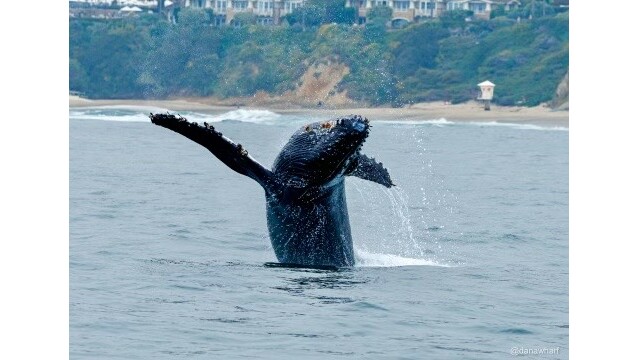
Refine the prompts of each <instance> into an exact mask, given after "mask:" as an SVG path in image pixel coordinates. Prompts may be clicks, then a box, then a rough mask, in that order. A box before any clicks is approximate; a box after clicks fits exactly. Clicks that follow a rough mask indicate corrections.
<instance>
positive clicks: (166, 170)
mask: <svg viewBox="0 0 637 360" xmlns="http://www.w3.org/2000/svg"><path fill="white" fill-rule="evenodd" d="M151 111H152V112H158V111H161V109H152V108H134V107H128V108H126V107H107V108H98V109H71V110H70V133H69V135H70V159H69V161H70V224H69V226H70V264H69V267H70V305H69V306H70V319H69V322H70V324H69V327H70V357H71V358H72V359H100V358H104V359H151V358H152V359H160V358H161V359H164V358H165V359H174V358H187V359H191V358H202V359H236V358H257V359H282V358H283V359H285V358H290V359H298V358H303V359H306V358H307V359H328V358H342V357H344V356H347V357H349V358H352V359H425V358H429V359H507V358H512V357H513V356H514V355H516V354H517V353H519V354H521V355H525V357H526V358H550V359H566V358H568V340H569V337H568V334H569V321H568V195H569V193H568V136H569V133H568V130H567V129H563V128H553V129H549V128H541V127H537V126H533V125H512V124H498V123H486V124H485V123H453V122H449V121H446V120H444V119H429V120H427V121H422V122H413V121H401V120H400V119H396V120H395V121H385V122H382V121H374V119H373V118H371V120H372V125H373V128H372V130H371V134H370V136H369V138H368V140H367V142H366V143H365V146H364V147H363V152H364V153H366V154H367V155H370V156H374V157H376V158H377V159H378V160H380V161H382V162H383V164H384V165H385V166H386V167H387V168H388V170H389V172H390V174H391V176H392V179H393V180H394V182H395V183H396V184H397V185H398V186H397V187H396V188H392V189H391V190H387V189H385V188H383V187H381V186H379V185H377V184H374V183H370V182H366V181H364V180H360V179H357V178H348V179H347V180H346V192H347V198H348V208H349V214H350V222H351V227H352V233H353V238H354V244H355V248H356V256H357V261H358V264H357V266H355V267H353V268H349V269H342V270H339V271H327V270H315V269H301V268H284V267H274V266H267V265H266V263H269V262H275V261H276V258H275V256H274V253H273V251H272V248H271V246H270V243H269V239H268V232H267V227H266V220H265V202H264V195H263V191H262V190H261V188H260V187H259V186H258V185H257V184H256V183H255V182H253V181H252V180H250V179H248V178H247V177H243V176H240V175H238V174H236V173H234V172H233V171H231V170H230V169H228V168H226V167H225V166H224V165H223V164H222V163H221V162H220V161H218V160H217V159H216V158H214V157H213V156H212V155H211V154H210V153H209V152H208V151H207V150H205V149H204V148H202V147H200V146H198V145H197V144H195V143H193V142H191V141H190V140H188V139H186V138H184V137H182V136H181V135H178V134H176V133H173V132H171V131H169V130H166V129H163V128H160V127H158V126H155V125H152V124H151V123H150V121H149V120H148V117H147V114H148V113H149V112H151ZM182 115H184V116H186V117H187V118H189V119H190V120H193V121H199V122H202V121H208V122H215V127H216V128H217V129H218V130H220V131H222V132H223V134H224V135H226V136H228V137H229V138H231V139H233V140H235V141H236V142H240V143H241V144H242V145H243V146H244V147H245V148H246V149H248V151H250V154H251V155H252V156H254V157H255V158H257V159H258V160H259V161H260V162H262V163H263V164H265V165H268V166H269V165H270V164H271V163H272V161H273V160H274V158H275V156H276V155H277V154H278V151H279V149H280V148H281V147H282V146H283V144H285V143H286V141H287V139H288V138H289V136H290V135H291V134H292V133H293V132H294V131H295V130H296V129H297V128H298V127H300V126H301V125H303V124H304V123H307V122H309V121H314V120H318V119H307V118H301V117H299V116H292V115H279V114H276V113H273V112H270V111H267V110H262V111H248V110H236V111H232V112H229V113H226V114H221V115H215V116H213V115H205V114H197V113H191V112H182ZM423 120H426V119H423ZM542 351H544V352H545V354H544V355H537V354H539V353H540V352H542Z"/></svg>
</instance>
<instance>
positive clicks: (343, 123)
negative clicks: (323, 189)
mask: <svg viewBox="0 0 637 360" xmlns="http://www.w3.org/2000/svg"><path fill="white" fill-rule="evenodd" d="M369 129H370V125H369V120H367V119H366V118H364V117H362V116H360V115H349V116H344V117H339V118H336V119H333V120H327V121H319V122H315V123H311V124H308V125H305V126H303V127H301V128H300V129H299V130H298V131H296V132H295V133H294V135H292V137H291V138H290V140H289V141H288V143H287V144H286V145H285V146H284V147H283V149H281V152H280V153H279V155H278V157H277V158H276V160H275V161H274V165H273V166H272V171H273V172H274V173H275V174H276V175H277V177H278V178H279V179H284V182H285V184H286V185H288V186H291V187H296V188H305V187H311V186H322V185H325V184H328V183H330V182H331V181H332V180H334V179H336V178H338V177H339V176H342V175H343V174H344V173H345V172H346V171H347V170H348V168H349V167H350V166H351V164H352V161H353V160H354V159H355V157H356V154H357V153H358V151H359V150H360V148H361V147H362V145H363V143H364V142H365V139H366V138H367V136H368V135H369Z"/></svg>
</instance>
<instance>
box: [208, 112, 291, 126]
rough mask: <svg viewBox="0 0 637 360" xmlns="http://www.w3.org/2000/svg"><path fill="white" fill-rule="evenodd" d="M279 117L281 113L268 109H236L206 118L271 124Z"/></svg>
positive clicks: (216, 120)
mask: <svg viewBox="0 0 637 360" xmlns="http://www.w3.org/2000/svg"><path fill="white" fill-rule="evenodd" d="M279 119H281V115H280V114H277V113H275V112H272V111H269V110H246V109H237V110H232V111H228V112H227V113H223V114H220V115H215V116H211V117H209V118H208V121H210V122H218V121H223V120H235V121H242V122H250V123H265V124H271V123H273V122H275V121H277V120H279Z"/></svg>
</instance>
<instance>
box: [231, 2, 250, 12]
mask: <svg viewBox="0 0 637 360" xmlns="http://www.w3.org/2000/svg"><path fill="white" fill-rule="evenodd" d="M232 8H233V9H235V10H245V9H247V8H248V2H247V1H233V2H232Z"/></svg>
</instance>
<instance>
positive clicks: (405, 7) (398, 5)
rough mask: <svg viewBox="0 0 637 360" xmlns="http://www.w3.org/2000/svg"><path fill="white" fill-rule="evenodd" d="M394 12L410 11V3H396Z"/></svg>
mask: <svg viewBox="0 0 637 360" xmlns="http://www.w3.org/2000/svg"><path fill="white" fill-rule="evenodd" d="M394 10H397V11H407V10H409V1H394Z"/></svg>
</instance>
